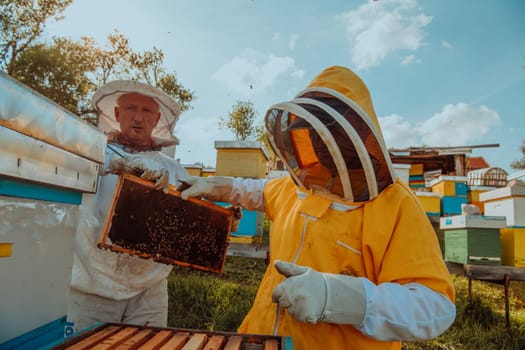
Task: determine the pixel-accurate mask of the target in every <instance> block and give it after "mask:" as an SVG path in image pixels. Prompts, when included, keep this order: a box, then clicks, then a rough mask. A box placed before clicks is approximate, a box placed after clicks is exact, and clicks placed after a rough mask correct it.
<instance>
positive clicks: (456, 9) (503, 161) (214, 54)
mask: <svg viewBox="0 0 525 350" xmlns="http://www.w3.org/2000/svg"><path fill="white" fill-rule="evenodd" d="M63 15H64V19H63V20H61V21H56V22H55V21H49V22H48V23H47V25H46V28H45V37H49V38H51V37H52V36H59V37H68V38H70V39H73V40H77V39H79V38H80V37H81V36H88V37H91V38H94V39H95V42H96V43H97V45H98V46H100V47H103V46H104V45H105V44H106V42H107V36H108V35H109V34H111V33H113V32H114V31H115V30H118V31H119V32H120V33H122V34H123V35H124V36H126V37H127V38H128V39H129V41H130V45H131V47H132V48H133V49H134V50H135V51H139V52H143V51H146V50H152V49H153V48H154V47H156V48H159V49H161V50H162V51H163V52H164V55H165V61H164V63H165V67H166V68H167V70H168V71H170V72H174V73H175V74H176V76H177V79H178V81H179V83H180V84H182V85H183V86H184V87H185V88H187V89H189V90H191V91H193V92H194V93H195V96H196V98H195V99H194V101H193V102H192V108H191V109H190V110H188V111H185V112H183V113H182V114H181V117H180V119H179V122H178V124H177V126H176V128H175V135H176V136H177V137H178V138H180V139H181V143H180V145H179V146H177V149H176V154H175V157H176V158H179V159H180V161H181V163H183V164H193V163H202V164H204V166H205V167H212V168H213V167H215V161H216V150H215V146H214V144H215V143H214V142H215V141H229V140H235V135H234V134H233V133H232V131H231V130H228V129H225V128H222V129H221V128H219V119H220V118H223V119H224V118H227V117H228V114H229V112H230V111H231V110H232V108H233V106H234V105H235V103H236V102H237V101H251V102H252V103H253V104H254V107H255V110H256V124H260V125H262V123H263V119H264V115H265V113H266V111H267V110H268V109H269V107H270V106H271V105H273V104H275V103H279V102H283V101H289V100H291V99H292V98H293V97H294V96H295V95H296V94H297V93H299V92H300V91H301V90H302V89H304V88H305V87H306V86H307V85H308V83H309V82H310V81H311V80H312V79H313V78H314V77H315V76H316V75H317V74H319V73H320V72H321V71H322V70H324V69H325V68H328V67H330V66H333V65H341V66H345V67H348V68H350V69H352V70H354V71H355V72H356V73H357V74H358V75H359V76H360V77H361V78H362V79H363V81H364V82H365V84H366V85H367V86H368V88H369V90H370V93H371V95H372V100H373V103H374V108H375V111H376V114H377V116H378V117H379V123H380V125H381V128H382V131H383V135H384V137H385V141H386V144H387V147H389V148H406V147H421V146H423V145H426V146H435V147H446V146H475V145H485V144H499V147H490V148H474V149H473V152H472V154H470V156H482V157H484V158H485V159H486V160H487V161H488V163H489V164H490V166H492V167H500V168H503V169H504V170H505V171H507V172H508V173H509V174H510V173H513V172H515V170H513V169H511V167H510V163H511V162H512V161H514V160H518V159H521V158H522V157H523V154H522V153H521V151H520V146H521V144H522V141H524V140H525V1H522V0H484V1H479V0H461V1H458V0H425V1H417V0H375V1H372V0H370V1H365V0H324V1H320V0H287V1H283V0H221V1H217V0H142V1H140V0H73V3H72V4H71V5H70V6H69V7H68V8H67V9H66V10H65V12H64V13H63Z"/></svg>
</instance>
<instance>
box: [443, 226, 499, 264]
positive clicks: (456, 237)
mask: <svg viewBox="0 0 525 350" xmlns="http://www.w3.org/2000/svg"><path fill="white" fill-rule="evenodd" d="M445 260H446V261H451V262H456V263H460V264H473V265H501V246H500V237H499V229H494V228H490V229H485V228H464V229H453V230H445Z"/></svg>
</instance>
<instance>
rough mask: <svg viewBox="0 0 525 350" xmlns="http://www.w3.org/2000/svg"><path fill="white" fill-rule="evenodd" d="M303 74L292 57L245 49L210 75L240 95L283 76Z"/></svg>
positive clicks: (247, 93) (295, 76) (271, 84)
mask: <svg viewBox="0 0 525 350" xmlns="http://www.w3.org/2000/svg"><path fill="white" fill-rule="evenodd" d="M303 75H304V71H303V70H301V69H298V68H297V67H296V66H295V60H294V59H293V58H292V57H288V56H285V57H278V56H275V55H273V54H264V53H261V52H259V51H256V50H252V49H246V50H244V51H243V52H242V54H241V55H239V56H236V57H234V58H233V59H232V60H231V61H230V62H228V63H226V64H224V65H223V66H222V67H220V68H219V69H218V70H217V71H216V72H215V73H214V74H213V76H212V77H213V79H215V80H217V81H218V82H221V83H224V84H225V85H226V86H227V87H229V88H230V89H232V90H234V91H235V92H237V93H240V94H241V95H249V94H250V93H251V92H252V90H254V91H263V90H265V89H268V88H270V87H271V86H273V85H274V84H275V82H276V81H277V80H278V79H283V76H290V77H294V78H302V77H303Z"/></svg>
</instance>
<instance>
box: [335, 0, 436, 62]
mask: <svg viewBox="0 0 525 350" xmlns="http://www.w3.org/2000/svg"><path fill="white" fill-rule="evenodd" d="M416 6H417V3H416V2H415V1H413V0H381V1H373V2H368V3H366V4H364V5H361V6H360V7H359V8H358V9H357V10H354V11H350V12H347V13H345V14H343V15H341V18H342V19H343V20H344V21H345V23H346V26H347V33H348V36H349V40H350V42H351V45H352V46H351V48H350V57H351V60H352V63H353V65H354V66H355V69H356V70H361V69H364V68H369V67H373V66H376V65H379V64H380V63H381V62H382V61H383V59H385V57H386V56H387V54H389V53H391V52H393V51H396V50H410V51H415V50H417V49H418V48H419V47H420V46H421V44H422V41H423V37H424V35H425V33H424V28H425V27H426V26H427V25H428V24H429V23H430V22H431V21H432V17H430V16H426V15H424V14H423V13H419V14H413V13H414V11H415V10H416Z"/></svg>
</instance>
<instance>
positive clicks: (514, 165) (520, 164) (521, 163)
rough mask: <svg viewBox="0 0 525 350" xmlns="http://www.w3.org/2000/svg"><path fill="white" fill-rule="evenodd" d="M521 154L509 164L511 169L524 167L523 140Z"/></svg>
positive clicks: (524, 152) (524, 151) (524, 143)
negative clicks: (520, 156)
mask: <svg viewBox="0 0 525 350" xmlns="http://www.w3.org/2000/svg"><path fill="white" fill-rule="evenodd" d="M521 154H522V155H523V156H522V158H521V159H519V160H515V161H513V162H512V163H511V164H510V167H511V168H512V169H518V170H519V169H525V140H523V141H522V142H521Z"/></svg>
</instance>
